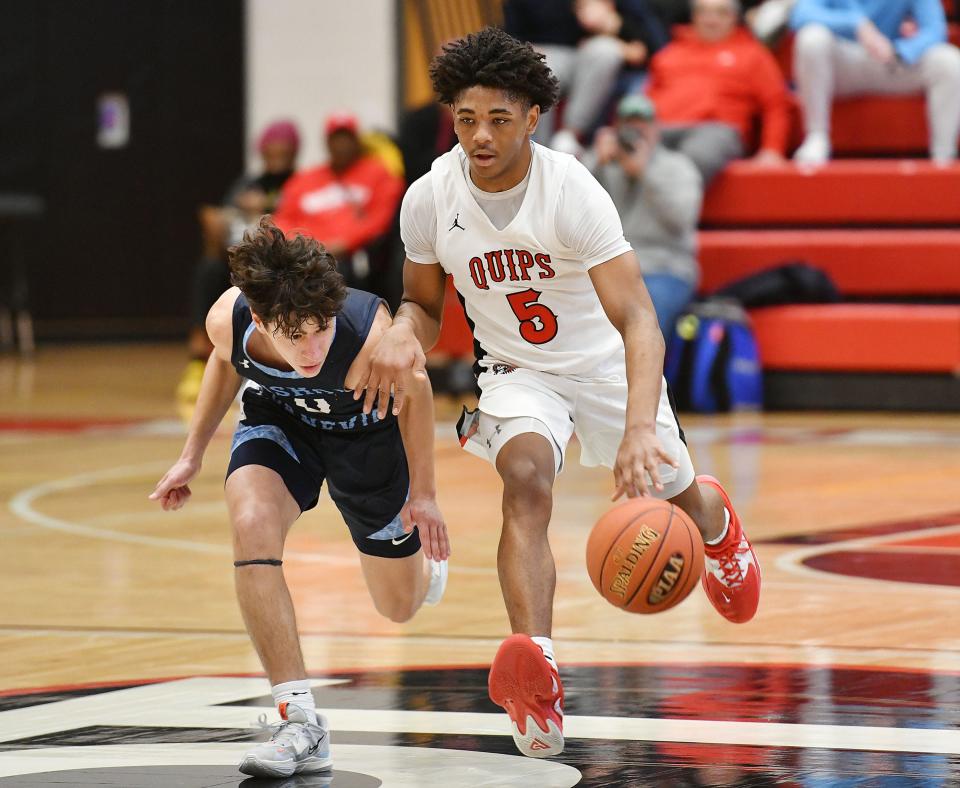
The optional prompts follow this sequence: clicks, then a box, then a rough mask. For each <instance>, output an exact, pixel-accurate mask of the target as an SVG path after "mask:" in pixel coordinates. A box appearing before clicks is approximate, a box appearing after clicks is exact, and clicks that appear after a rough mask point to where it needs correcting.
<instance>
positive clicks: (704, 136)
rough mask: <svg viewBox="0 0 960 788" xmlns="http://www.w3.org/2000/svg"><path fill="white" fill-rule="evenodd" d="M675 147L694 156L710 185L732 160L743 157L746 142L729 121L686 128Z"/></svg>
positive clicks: (694, 160) (706, 182) (691, 156)
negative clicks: (744, 142)
mask: <svg viewBox="0 0 960 788" xmlns="http://www.w3.org/2000/svg"><path fill="white" fill-rule="evenodd" d="M675 150H677V151H679V152H680V153H683V154H685V155H687V156H689V157H690V159H691V160H692V161H693V163H694V165H696V168H697V169H698V170H699V171H700V177H701V178H703V187H704V188H706V187H707V186H709V185H710V182H711V181H712V180H713V179H714V177H716V176H717V175H718V174H719V173H720V171H721V170H723V168H724V167H726V166H727V164H728V163H729V162H731V161H733V160H734V159H739V158H740V157H741V156H743V141H742V140H741V139H740V134H739V132H738V131H737V130H736V129H735V128H734V127H733V126H730V125H728V124H726V123H697V124H696V125H694V126H687V127H686V129H685V131H684V133H683V135H682V138H681V140H680V142H679V144H678V145H677V146H676V148H675Z"/></svg>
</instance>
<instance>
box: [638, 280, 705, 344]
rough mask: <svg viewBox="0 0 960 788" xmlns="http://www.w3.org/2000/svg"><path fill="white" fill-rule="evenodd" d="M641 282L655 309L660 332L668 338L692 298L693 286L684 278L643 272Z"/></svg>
mask: <svg viewBox="0 0 960 788" xmlns="http://www.w3.org/2000/svg"><path fill="white" fill-rule="evenodd" d="M643 283H644V284H645V285H646V286H647V292H648V293H650V300H651V301H653V308H654V309H655V310H657V322H658V323H659V324H660V333H661V334H663V338H664V339H665V340H669V339H670V337H671V335H672V334H673V326H674V324H675V323H676V322H677V318H678V317H680V315H681V314H683V311H684V310H685V309H686V308H687V305H688V304H689V303H690V300H691V299H692V298H693V295H694V292H695V288H694V286H693V285H692V284H691V283H690V282H688V281H686V280H685V279H680V278H679V277H676V276H672V275H670V274H644V275H643Z"/></svg>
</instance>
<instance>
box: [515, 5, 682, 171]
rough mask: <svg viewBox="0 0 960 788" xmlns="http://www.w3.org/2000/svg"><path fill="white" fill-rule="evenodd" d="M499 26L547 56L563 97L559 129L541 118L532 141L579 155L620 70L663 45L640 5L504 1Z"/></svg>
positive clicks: (548, 117)
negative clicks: (501, 23)
mask: <svg viewBox="0 0 960 788" xmlns="http://www.w3.org/2000/svg"><path fill="white" fill-rule="evenodd" d="M503 13H504V27H505V29H506V31H507V32H508V33H510V35H512V36H513V37H514V38H519V39H520V40H521V41H529V42H530V43H531V44H533V45H534V46H535V47H536V48H537V49H538V50H540V51H541V52H543V53H544V54H545V55H546V57H547V64H548V65H549V66H550V69H551V70H552V71H553V73H554V74H555V75H556V77H557V79H559V80H560V90H561V92H562V94H563V95H564V97H565V98H566V105H565V107H564V109H563V125H562V127H561V128H559V129H557V128H555V125H556V122H555V118H554V114H553V113H547V114H545V115H541V116H540V126H539V128H538V129H537V132H536V134H535V135H534V139H535V140H536V141H537V142H540V143H543V144H549V145H550V147H552V148H556V149H558V150H564V151H566V152H569V153H575V154H579V153H580V151H581V144H582V143H583V142H585V141H586V138H587V136H588V135H589V134H590V132H591V131H592V130H593V129H594V128H595V126H596V125H597V123H598V122H599V120H600V117H599V116H600V113H601V112H602V110H603V109H604V108H605V107H606V106H608V104H609V102H610V98H611V96H612V94H613V92H614V88H615V86H616V82H617V77H618V75H619V73H620V69H621V68H622V67H623V66H624V65H627V66H631V67H635V68H636V67H641V66H643V65H644V64H645V63H646V62H647V59H648V58H649V56H650V55H652V54H653V52H655V51H656V50H657V49H659V48H660V47H661V46H663V45H664V44H665V43H666V41H667V36H666V33H665V32H664V30H663V27H662V26H661V25H660V24H659V22H658V21H657V19H656V18H655V17H654V16H653V15H652V14H651V13H650V12H649V11H648V10H647V7H646V5H645V3H644V0H617V2H614V0H506V2H505V3H504V7H503Z"/></svg>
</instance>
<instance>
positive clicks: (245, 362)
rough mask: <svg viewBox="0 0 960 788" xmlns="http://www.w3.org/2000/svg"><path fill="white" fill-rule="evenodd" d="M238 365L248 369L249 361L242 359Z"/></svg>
mask: <svg viewBox="0 0 960 788" xmlns="http://www.w3.org/2000/svg"><path fill="white" fill-rule="evenodd" d="M240 366H241V367H243V368H244V369H250V362H249V361H247V360H246V359H244V360H243V361H241V362H240Z"/></svg>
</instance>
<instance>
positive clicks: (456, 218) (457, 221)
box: [447, 213, 467, 232]
mask: <svg viewBox="0 0 960 788" xmlns="http://www.w3.org/2000/svg"><path fill="white" fill-rule="evenodd" d="M454 227H459V228H460V229H461V230H466V229H467V228H466V227H464V226H463V225H462V224H460V214H459V213H458V214H457V215H456V216H454V217H453V224H451V225H450V230H452V229H453V228H454ZM450 230H447V232H450Z"/></svg>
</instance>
